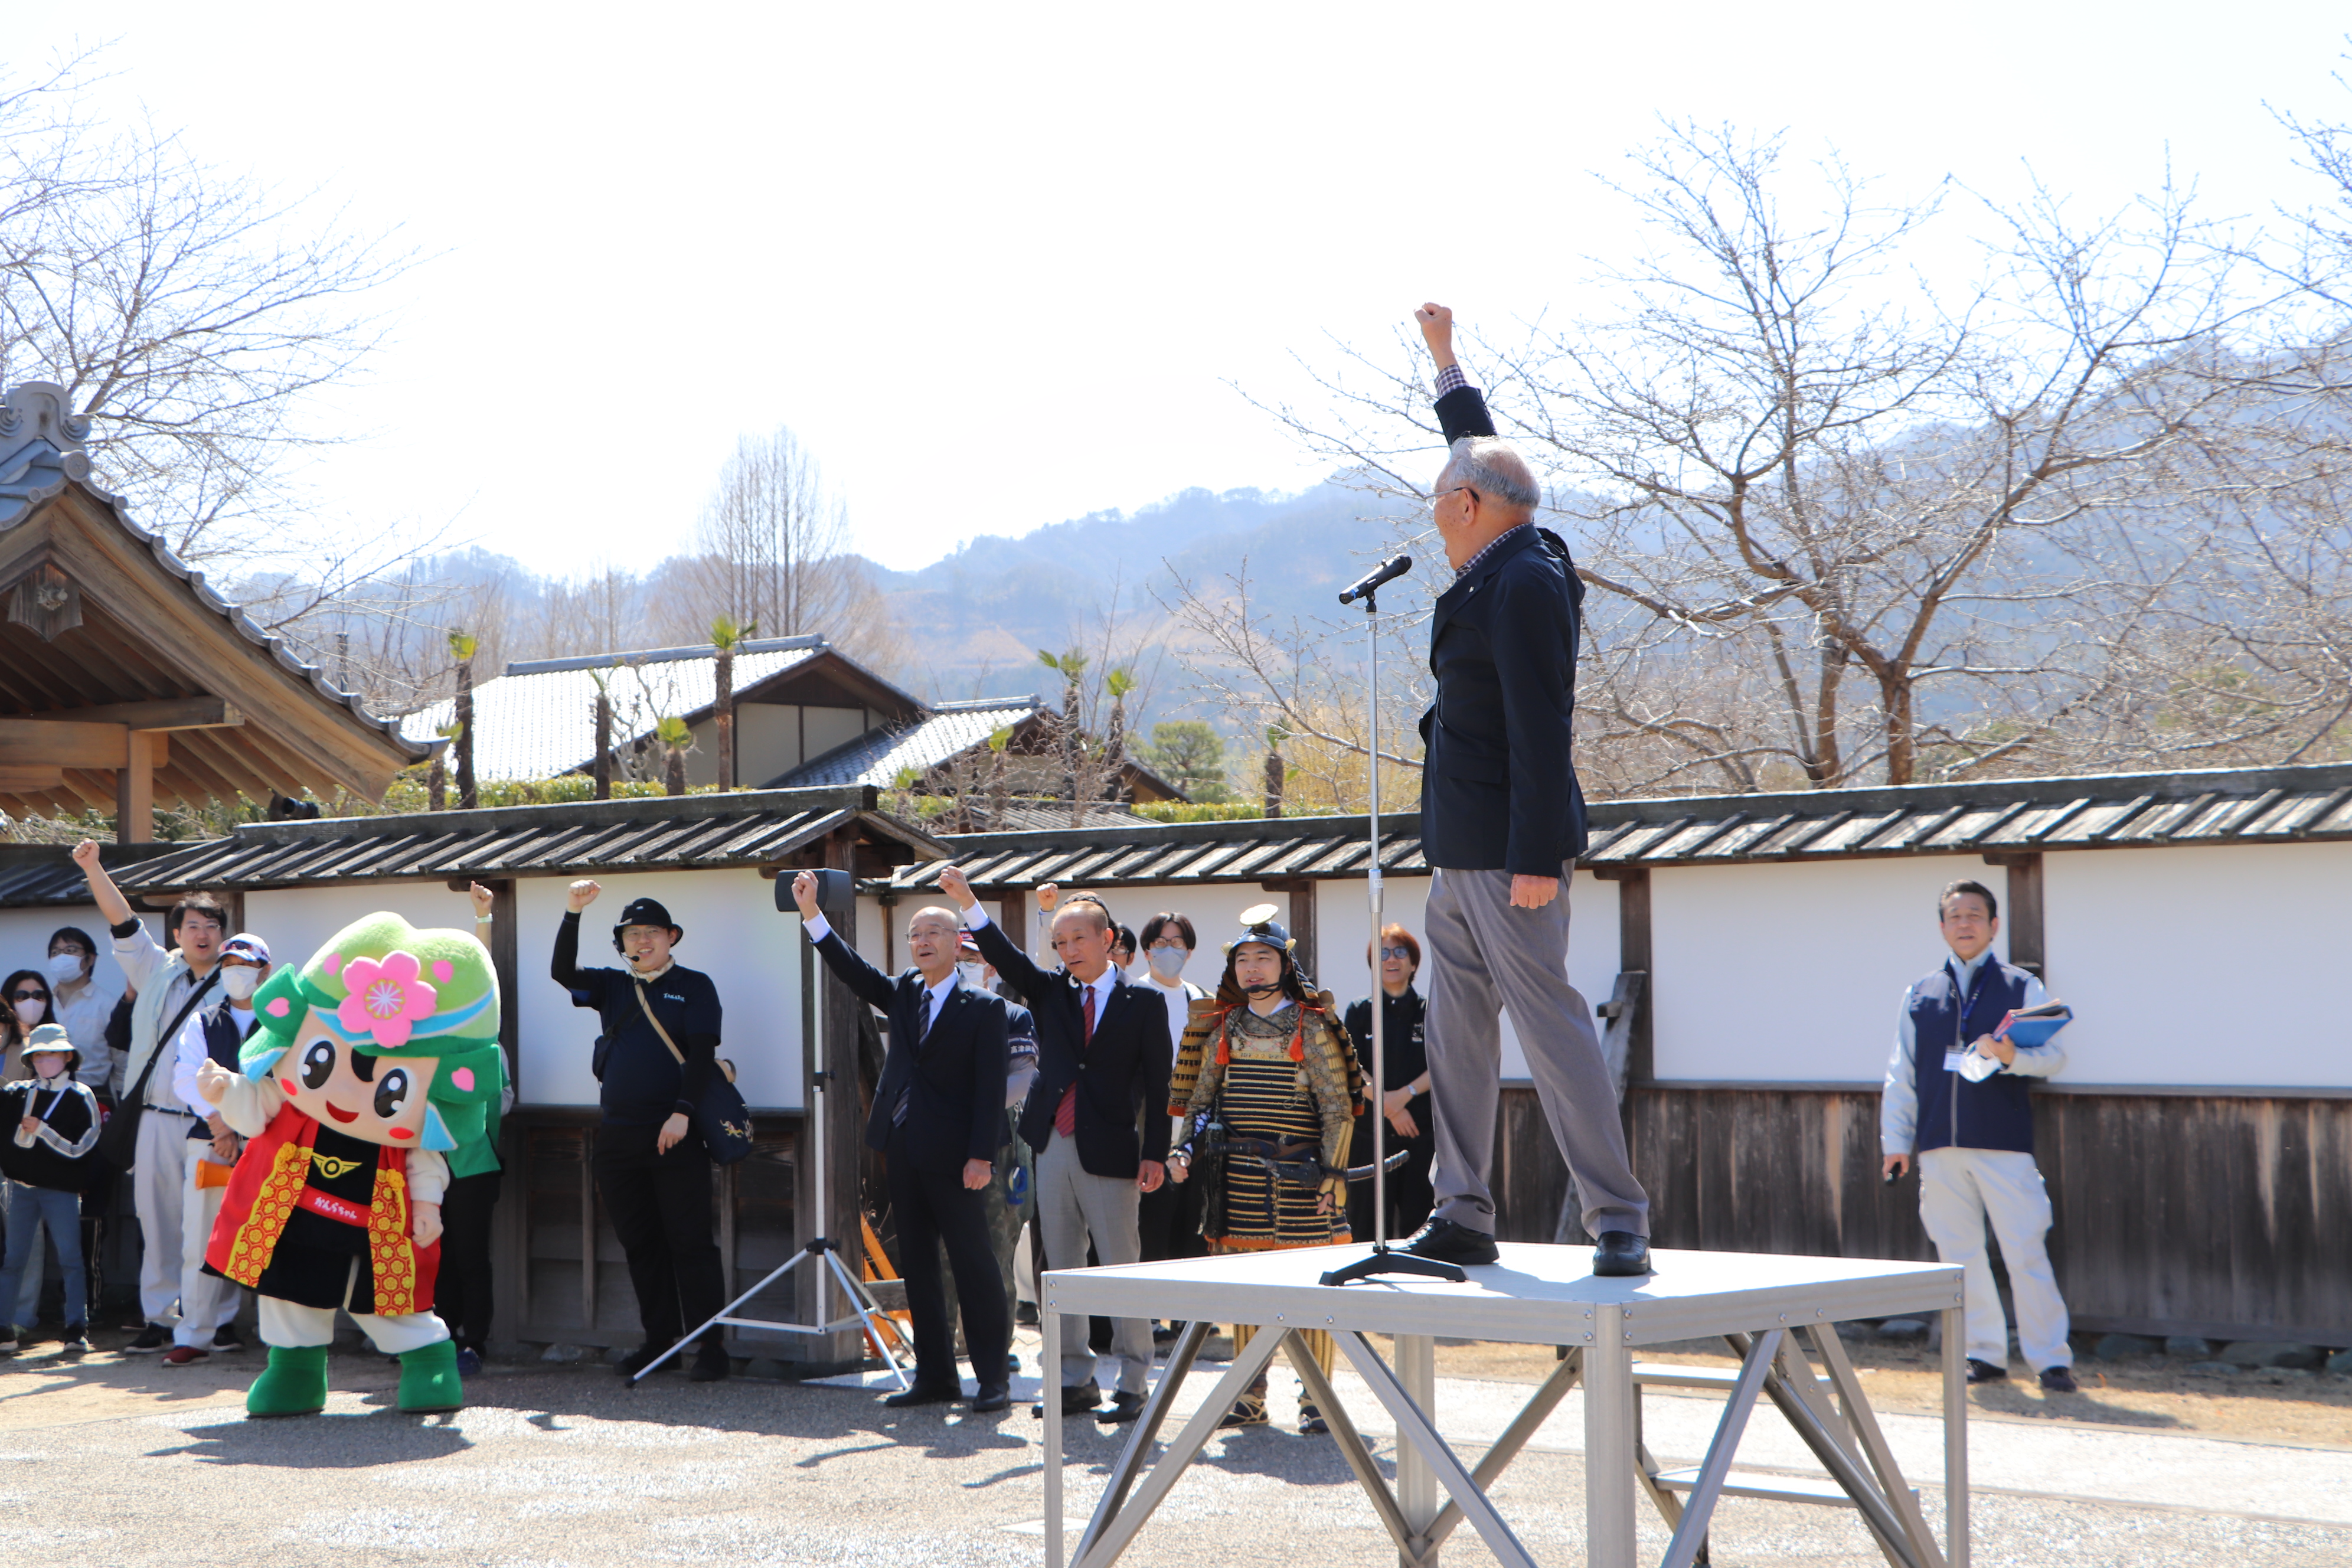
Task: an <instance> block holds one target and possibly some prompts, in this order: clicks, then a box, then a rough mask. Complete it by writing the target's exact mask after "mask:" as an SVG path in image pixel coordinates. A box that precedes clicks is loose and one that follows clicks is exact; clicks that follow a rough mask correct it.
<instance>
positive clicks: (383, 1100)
mask: <svg viewBox="0 0 2352 1568" xmlns="http://www.w3.org/2000/svg"><path fill="white" fill-rule="evenodd" d="M407 1108H408V1072H407V1069H406V1068H393V1069H392V1070H391V1071H390V1072H388V1073H386V1074H384V1075H383V1080H382V1081H381V1082H379V1083H378V1084H377V1085H376V1086H375V1113H376V1114H377V1115H378V1116H380V1117H382V1118H383V1120H384V1121H392V1120H393V1119H394V1117H396V1116H398V1115H399V1114H400V1113H401V1112H402V1111H403V1110H406V1109H407Z"/></svg>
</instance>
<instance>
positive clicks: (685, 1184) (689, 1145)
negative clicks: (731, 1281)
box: [596, 1127, 727, 1344]
mask: <svg viewBox="0 0 2352 1568" xmlns="http://www.w3.org/2000/svg"><path fill="white" fill-rule="evenodd" d="M660 1131H661V1129H659V1128H658V1127H599V1128H598V1129H596V1193H597V1195H598V1196H599V1197H601V1198H603V1199H604V1212H605V1213H606V1214H607V1215H611V1216H612V1220H613V1231H614V1235H616V1236H618V1237H620V1239H621V1250H622V1252H623V1253H624V1254H625V1255H626V1256H627V1258H628V1260H629V1283H630V1284H631V1285H633V1286H635V1288H636V1292H637V1317H638V1319H639V1321H642V1322H643V1323H644V1324H645V1329H646V1341H647V1342H651V1343H656V1344H667V1343H669V1342H671V1341H673V1340H675V1339H677V1337H678V1336H679V1335H680V1334H682V1333H684V1332H685V1331H687V1330H688V1329H693V1328H699V1327H701V1326H702V1325H703V1324H704V1323H706V1322H708V1321H710V1319H712V1318H713V1317H715V1316H717V1315H718V1312H719V1308H721V1307H723V1306H725V1305H726V1304H727V1290H726V1284H725V1278H724V1273H723V1271H722V1270H721V1268H720V1267H719V1242H718V1240H717V1238H716V1237H714V1235H713V1234H712V1212H711V1201H710V1155H709V1152H708V1151H706V1150H705V1149H704V1148H703V1146H702V1139H701V1138H700V1136H699V1135H698V1134H696V1133H694V1132H691V1131H689V1132H688V1134H687V1135H686V1137H685V1138H684V1139H683V1140H682V1141H680V1142H679V1143H678V1144H677V1147H676V1148H674V1149H672V1150H671V1151H670V1152H668V1153H667V1154H658V1153H656V1152H654V1140H655V1138H656V1135H657V1134H659V1132H660Z"/></svg>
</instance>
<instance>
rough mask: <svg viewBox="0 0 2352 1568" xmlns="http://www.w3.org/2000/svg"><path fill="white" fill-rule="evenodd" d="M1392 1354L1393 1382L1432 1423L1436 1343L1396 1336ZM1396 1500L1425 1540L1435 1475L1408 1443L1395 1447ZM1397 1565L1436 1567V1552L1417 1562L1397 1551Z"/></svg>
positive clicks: (1432, 1518)
mask: <svg viewBox="0 0 2352 1568" xmlns="http://www.w3.org/2000/svg"><path fill="white" fill-rule="evenodd" d="M1395 1354H1396V1375H1397V1381H1398V1382H1399V1383H1401V1384H1403V1385H1404V1391H1405V1394H1407V1395H1408V1396H1409V1397H1410V1398H1411V1399H1412V1402H1413V1404H1414V1405H1417V1406H1419V1407H1420V1409H1421V1411H1422V1413H1423V1415H1427V1416H1429V1417H1430V1418H1431V1420H1432V1421H1433V1422H1434V1421H1435V1419H1436V1415H1437V1342H1436V1341H1435V1340H1434V1339H1433V1338H1431V1337H1430V1336H1429V1335H1427V1334H1399V1335H1398V1336H1397V1337H1396V1352H1395ZM1400 1436H1402V1433H1400ZM1396 1497H1397V1510H1398V1511H1399V1512H1401V1513H1402V1514H1403V1515H1404V1522H1405V1527H1406V1528H1407V1529H1409V1530H1411V1531H1412V1534H1413V1538H1414V1539H1415V1540H1417V1541H1426V1540H1427V1539H1428V1538H1429V1527H1430V1526H1431V1525H1433V1524H1434V1523H1436V1522H1437V1473H1436V1472H1435V1471H1434V1470H1433V1469H1431V1468H1429V1461H1428V1460H1427V1459H1424V1458H1422V1457H1421V1452H1420V1450H1419V1449H1417V1448H1415V1447H1413V1446H1412V1444H1411V1443H1406V1442H1399V1443H1398V1444H1397V1479H1396ZM1397 1563H1398V1564H1399V1568H1437V1552H1436V1549H1435V1548H1434V1547H1431V1548H1430V1549H1429V1550H1428V1551H1426V1552H1424V1553H1423V1555H1422V1556H1421V1557H1420V1558H1419V1559H1418V1560H1416V1559H1413V1558H1411V1557H1408V1556H1406V1555H1405V1554H1404V1553H1402V1552H1399V1553H1398V1554H1397Z"/></svg>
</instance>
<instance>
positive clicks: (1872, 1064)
mask: <svg viewBox="0 0 2352 1568" xmlns="http://www.w3.org/2000/svg"><path fill="white" fill-rule="evenodd" d="M2177 853H2179V851H2173V850H2151V851H2148V852H2147V856H2146V858H2149V859H2157V858H2170V857H2171V856H2172V855H2175V854H2177ZM1969 877H1973V878H1975V879H1978V880H1979V881H1981V882H1983V883H1984V884H1985V885H1986V886H1987V887H1990V889H1993V891H1994V892H1996V893H2000V892H2001V891H2003V889H2004V887H2005V882H2004V879H2003V873H2002V872H2001V870H2000V868H1998V867H1993V866H1987V865H1986V864H1985V863H1984V861H1983V860H1982V858H1979V857H1977V856H1973V855H1967V856H1963V855H1936V856H1924V857H1920V858H1916V859H1913V858H1905V859H1887V860H1832V861H1827V862H1824V863H1822V864H1821V865H1816V866H1803V865H1798V866H1780V865H1769V864H1748V865H1734V866H1667V867H1660V868H1656V869H1654V870H1653V871H1652V872H1651V873H1650V922H1651V924H1650V942H1651V951H1652V952H1653V953H1654V955H1655V959H1654V961H1655V963H1656V964H1657V973H1656V974H1655V975H1654V976H1653V978H1652V984H1653V985H1654V987H1655V989H1654V991H1653V993H1652V995H1653V997H1654V1000H1655V1002H1656V1007H1657V1010H1656V1012H1655V1014H1654V1021H1653V1025H1652V1038H1653V1040H1654V1049H1655V1058H1654V1060H1655V1070H1656V1073H1657V1076H1658V1077H1659V1078H1661V1079H1682V1080H1685V1081H1691V1080H1696V1081H1701V1082H1707V1081H1713V1082H1726V1081H1728V1082H1748V1081H1781V1082H1787V1081H1798V1082H1806V1081H1830V1082H1846V1083H1863V1082H1877V1081H1879V1080H1880V1079H1884V1078H1885V1075H1886V1058H1887V1053H1888V1051H1889V1050H1891V1049H1892V1048H1893V1047H1894V1044H1895V1016H1896V1012H1897V1010H1898V1009H1899V1008H1900V1006H1901V1005H1902V1000H1903V993H1904V991H1905V989H1906V987H1908V986H1909V985H1910V984H1911V983H1912V982H1913V981H1914V980H1916V979H1918V978H1919V977H1920V976H1921V975H1923V974H1926V973H1928V972H1930V971H1931V970H1933V969H1934V968H1935V967H1936V966H1937V964H1938V963H1941V962H1943V959H1944V957H1945V955H1946V952H1947V951H1948V950H1947V949H1946V948H1945V946H1944V944H1943V941H1942V939H1941V938H1940V937H1938V936H1937V925H1936V894H1937V891H1938V890H1940V889H1942V888H1943V886H1944V885H1945V884H1946V883H1947V882H1950V881H1955V880H1958V879H1962V878H1969ZM2061 941H2063V939H2061V938H2059V937H2058V936H2056V935H2055V933H2054V932H2053V935H2052V938H2051V942H2052V945H2053V949H2054V948H2055V947H2056V946H2057V945H2058V944H2059V943H2060V942H2061ZM1996 951H1999V952H2004V953H2005V952H2007V943H2006V942H1999V943H1996Z"/></svg>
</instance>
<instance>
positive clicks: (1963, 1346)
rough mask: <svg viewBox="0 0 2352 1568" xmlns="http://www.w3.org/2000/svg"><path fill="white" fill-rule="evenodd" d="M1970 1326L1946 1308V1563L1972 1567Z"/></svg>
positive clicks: (1953, 1566) (1954, 1308) (1965, 1318)
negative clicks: (1970, 1539)
mask: <svg viewBox="0 0 2352 1568" xmlns="http://www.w3.org/2000/svg"><path fill="white" fill-rule="evenodd" d="M1968 1344H1969V1327H1968V1314H1967V1313H1966V1311H1965V1310H1963V1309H1962V1308H1961V1307H1960V1306H1958V1305H1955V1306H1950V1307H1947V1308H1945V1309H1944V1561H1945V1562H1946V1563H1949V1564H1950V1565H1951V1568H1969V1361H1968V1356H1969V1351H1968Z"/></svg>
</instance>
